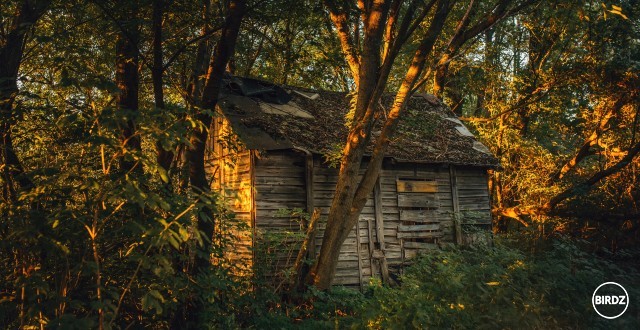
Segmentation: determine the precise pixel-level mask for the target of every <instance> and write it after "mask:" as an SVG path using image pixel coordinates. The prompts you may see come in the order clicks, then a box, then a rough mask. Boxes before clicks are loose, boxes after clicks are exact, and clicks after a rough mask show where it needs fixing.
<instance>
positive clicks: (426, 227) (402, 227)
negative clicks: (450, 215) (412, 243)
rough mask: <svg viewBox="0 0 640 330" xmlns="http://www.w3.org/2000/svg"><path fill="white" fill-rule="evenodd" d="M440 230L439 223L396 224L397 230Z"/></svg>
mask: <svg viewBox="0 0 640 330" xmlns="http://www.w3.org/2000/svg"><path fill="white" fill-rule="evenodd" d="M431 230H440V224H438V223H434V224H428V225H398V232H399V233H400V232H417V231H431Z"/></svg>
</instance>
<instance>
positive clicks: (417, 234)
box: [398, 231, 444, 238]
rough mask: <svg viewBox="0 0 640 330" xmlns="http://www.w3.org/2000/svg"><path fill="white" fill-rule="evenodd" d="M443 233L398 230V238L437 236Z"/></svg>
mask: <svg viewBox="0 0 640 330" xmlns="http://www.w3.org/2000/svg"><path fill="white" fill-rule="evenodd" d="M443 235H444V234H443V233H442V232H441V231H437V232H427V231H414V232H398V238H439V237H442V236H443Z"/></svg>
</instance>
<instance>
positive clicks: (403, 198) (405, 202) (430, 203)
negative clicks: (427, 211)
mask: <svg viewBox="0 0 640 330" xmlns="http://www.w3.org/2000/svg"><path fill="white" fill-rule="evenodd" d="M398 207H433V208H436V207H439V203H438V199H437V196H436V194H426V193H423V194H415V193H413V194H412V193H399V194H398Z"/></svg>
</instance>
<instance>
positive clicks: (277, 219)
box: [255, 150, 307, 286]
mask: <svg viewBox="0 0 640 330" xmlns="http://www.w3.org/2000/svg"><path fill="white" fill-rule="evenodd" d="M306 202H307V198H306V188H305V157H304V154H302V153H300V152H295V151H292V150H282V151H268V152H261V153H260V154H259V155H258V156H257V157H256V159H255V203H256V244H258V250H257V252H256V253H258V255H256V258H257V259H259V260H256V262H257V263H258V264H257V265H256V267H257V268H256V271H258V272H260V273H262V274H260V275H261V276H264V277H265V278H266V279H267V280H268V282H269V283H270V284H272V285H275V286H277V285H279V284H280V283H282V282H283V281H285V280H286V278H285V275H286V274H285V272H286V271H287V270H289V268H290V267H291V266H292V265H293V262H294V261H295V258H296V256H297V253H298V248H299V247H300V244H301V239H302V236H303V233H304V231H303V230H302V221H301V220H302V219H301V217H300V216H298V215H296V214H294V213H292V212H290V211H291V210H294V209H298V210H303V211H306V206H307V204H306Z"/></svg>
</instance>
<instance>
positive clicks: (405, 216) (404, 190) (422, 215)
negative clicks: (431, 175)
mask: <svg viewBox="0 0 640 330" xmlns="http://www.w3.org/2000/svg"><path fill="white" fill-rule="evenodd" d="M396 187H397V192H398V209H399V211H400V224H399V225H398V239H400V240H401V241H402V245H403V248H404V255H405V256H406V257H412V256H413V255H415V254H416V252H417V251H418V250H424V249H432V248H435V247H436V243H437V240H438V239H439V238H441V237H442V236H443V232H442V227H441V225H440V222H439V221H438V220H437V216H436V215H437V210H438V208H439V207H440V203H439V201H438V195H437V192H438V185H437V182H436V181H435V180H434V179H416V178H398V180H397V181H396Z"/></svg>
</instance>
